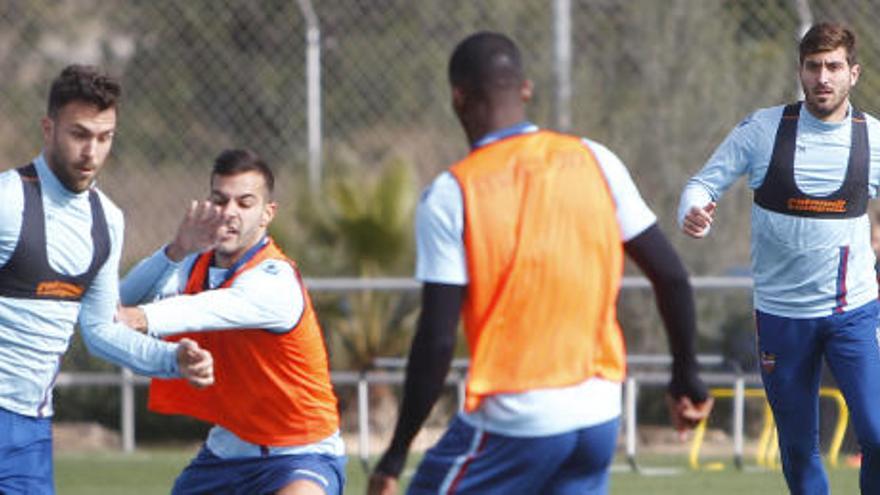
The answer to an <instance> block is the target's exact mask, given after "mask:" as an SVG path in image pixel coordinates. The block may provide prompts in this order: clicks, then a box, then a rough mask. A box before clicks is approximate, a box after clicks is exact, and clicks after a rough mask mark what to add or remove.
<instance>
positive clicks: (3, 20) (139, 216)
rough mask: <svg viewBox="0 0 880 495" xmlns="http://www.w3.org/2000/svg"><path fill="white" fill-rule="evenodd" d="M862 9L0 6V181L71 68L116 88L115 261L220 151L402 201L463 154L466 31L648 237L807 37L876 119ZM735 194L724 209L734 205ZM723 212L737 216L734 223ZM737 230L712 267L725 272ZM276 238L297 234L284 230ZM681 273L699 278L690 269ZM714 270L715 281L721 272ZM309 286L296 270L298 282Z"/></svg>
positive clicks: (149, 234) (275, 0)
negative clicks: (508, 72)
mask: <svg viewBox="0 0 880 495" xmlns="http://www.w3.org/2000/svg"><path fill="white" fill-rule="evenodd" d="M876 6H877V2H876V1H872V0H826V1H823V2H817V1H809V0H773V1H765V0H738V1H735V2H734V1H729V0H664V1H662V2H661V1H640V2H627V1H619V0H528V1H521V2H507V1H504V0H476V1H474V0H425V1H419V2H412V1H408V0H369V1H367V0H340V1H334V2H326V1H322V2H316V1H312V0H297V1H293V0H259V1H249V0H191V1H186V2H180V1H175V0H159V1H154V2H126V1H122V0H108V1H99V0H77V1H73V2H52V1H50V0H37V1H34V0H0V74H3V78H2V81H0V115H2V117H3V118H2V119H0V168H8V167H11V166H15V165H18V164H21V163H24V162H26V161H28V160H30V159H31V158H32V157H33V155H35V154H36V152H37V150H38V149H39V147H40V133H39V128H38V125H37V124H38V119H39V117H40V116H41V115H42V113H43V108H44V104H45V96H46V91H47V87H48V83H49V81H50V80H51V78H52V77H53V76H54V75H56V74H57V73H58V71H59V69H60V68H61V67H62V66H64V65H66V64H68V63H71V62H83V63H95V64H100V65H102V66H105V67H107V68H108V69H109V70H110V71H111V72H113V73H115V74H118V75H120V76H121V78H122V79H123V82H124V88H125V97H124V102H123V107H122V113H121V115H120V119H121V120H120V132H119V135H118V138H117V142H116V145H115V149H114V155H113V157H112V158H111V162H112V163H111V164H110V166H109V167H108V169H107V170H106V172H105V175H104V177H103V178H102V184H103V186H104V189H105V190H106V191H108V192H109V194H110V195H111V196H112V197H113V198H114V199H115V200H116V201H117V202H118V203H119V204H120V205H121V206H122V207H123V209H124V210H125V211H126V212H127V218H128V226H129V228H128V229H127V234H128V235H127V245H126V246H127V247H126V252H125V263H126V264H127V263H129V262H131V261H132V260H134V259H137V258H140V257H142V256H143V255H145V254H147V253H148V252H149V251H151V250H152V249H153V248H155V246H156V243H157V239H163V238H165V237H167V236H169V235H170V233H171V232H172V231H173V228H174V227H175V226H176V224H177V217H178V214H179V212H180V211H181V209H182V207H183V205H184V204H186V201H187V200H188V199H190V198H192V197H200V196H202V195H204V193H205V187H206V184H205V183H206V170H207V167H208V164H209V163H210V162H211V160H212V158H213V157H214V156H215V155H216V154H217V153H218V152H219V151H220V150H221V149H223V148H226V147H231V146H248V147H253V148H255V149H257V150H258V151H260V152H261V153H263V154H264V155H266V157H267V158H268V159H269V161H270V163H273V164H275V165H276V167H277V168H278V169H280V171H281V175H282V176H283V177H282V178H281V180H280V185H281V191H282V200H291V201H292V200H293V198H296V197H297V195H299V194H302V192H303V190H304V189H305V187H304V186H305V184H307V183H308V182H309V180H311V181H312V183H313V184H316V185H317V184H318V183H319V182H320V181H321V180H322V178H323V179H327V178H329V177H334V176H335V175H338V174H340V173H352V170H354V171H355V173H358V174H369V173H370V172H371V171H374V170H375V169H377V168H379V167H381V166H382V165H383V164H385V163H387V162H389V161H392V160H400V161H403V162H404V163H406V164H407V166H409V167H411V168H412V169H413V170H415V171H417V177H418V179H417V181H416V182H417V184H416V185H414V187H418V186H419V185H421V184H424V183H426V182H427V181H428V180H429V179H430V177H431V176H433V175H434V174H435V173H436V172H437V171H438V170H440V169H442V168H443V167H445V166H447V165H448V164H450V163H451V162H453V161H454V160H456V159H457V158H459V157H460V156H461V155H462V154H463V153H464V152H465V151H466V147H465V144H464V140H463V138H462V134H461V131H460V130H459V129H458V126H457V123H456V122H455V118H454V116H453V115H452V112H451V110H450V109H449V103H448V101H449V96H448V89H447V85H446V79H445V68H446V62H447V57H448V55H449V52H450V51H451V49H452V48H453V46H454V45H455V43H456V42H457V41H458V40H459V39H461V38H462V37H463V36H465V35H466V34H468V33H470V32H473V31H475V30H481V29H492V30H500V31H504V32H506V33H509V34H510V35H511V36H513V37H514V38H515V39H516V40H517V41H518V42H519V44H520V45H521V47H522V49H523V52H524V59H525V63H526V67H527V71H528V73H529V75H530V77H531V78H532V79H534V81H535V83H536V88H537V89H536V96H535V101H534V104H533V105H532V108H531V109H532V112H531V115H532V118H533V119H534V120H535V121H536V122H538V123H539V124H542V125H547V126H553V127H557V128H560V129H562V130H571V131H572V132H577V133H580V134H584V135H588V136H590V137H593V138H595V139H597V140H599V141H602V142H604V143H606V144H608V145H609V146H610V147H611V148H612V149H613V150H615V151H617V152H618V154H620V155H621V157H622V158H623V159H624V162H625V163H627V164H628V165H629V167H630V168H631V170H632V172H633V175H634V176H635V177H636V181H637V182H638V183H639V185H640V186H641V187H642V189H643V193H644V194H645V196H646V197H647V199H648V200H649V202H650V203H651V204H652V205H654V206H655V209H656V210H658V212H659V213H661V215H660V217H661V219H662V221H663V223H665V224H667V225H668V224H670V223H671V212H672V208H673V205H674V202H675V199H676V198H677V195H678V193H679V191H680V188H681V186H682V184H683V182H684V180H685V178H686V177H687V176H688V175H689V174H691V173H693V172H694V171H695V170H696V169H697V168H698V167H699V165H700V164H701V163H702V161H703V160H704V159H705V158H706V156H707V154H708V152H709V150H710V149H711V148H712V147H713V146H714V145H715V144H717V143H718V142H719V141H720V139H721V137H722V136H723V135H724V133H725V132H726V130H727V129H729V128H730V127H731V126H732V125H733V124H734V123H735V122H736V121H737V120H738V119H740V118H742V117H744V116H745V115H747V114H748V113H749V112H751V111H752V110H753V109H754V108H755V107H756V106H761V105H769V104H776V103H779V102H782V101H784V100H786V99H792V98H794V97H795V96H796V93H797V84H796V50H795V48H796V47H795V44H796V39H797V35H798V33H799V32H800V31H801V30H802V26H803V25H804V24H805V23H809V22H810V21H811V20H813V19H815V20H819V19H839V20H843V21H847V22H849V23H851V24H853V25H854V27H855V28H856V29H857V31H858V32H859V34H860V35H861V40H862V42H861V46H862V51H861V54H860V56H861V60H862V62H863V63H864V65H865V68H866V70H865V71H864V74H863V78H862V82H861V83H860V85H859V87H858V91H857V96H856V99H857V101H858V102H859V104H860V105H861V106H863V107H865V108H866V109H867V110H869V111H872V110H875V109H880V79H878V78H877V77H876V75H875V72H874V71H873V69H874V68H875V67H880V61H878V60H877V58H878V57H877V53H876V50H875V47H876V46H877V44H878V36H880V35H878V34H877V31H876V29H874V24H875V23H876V22H875V21H876V16H877V14H876V12H877V9H876V8H875V7H876ZM738 195H740V196H741V194H740V193H737V192H734V193H732V196H733V197H734V199H731V200H730V202H731V203H734V207H738V206H739V203H738V202H739V201H741V199H736V198H739V196H738ZM733 209H736V208H732V210H733ZM742 222H743V221H742V220H741V219H738V218H737V219H729V220H726V221H725V222H724V223H727V224H730V227H729V229H728V228H726V227H724V226H723V225H719V228H718V229H716V232H715V236H714V237H715V238H716V239H717V240H716V241H709V242H710V243H712V242H714V244H712V248H711V249H710V250H711V251H713V252H718V250H720V252H722V253H725V254H726V256H725V259H728V260H729V263H731V264H742V263H743V261H744V260H745V256H746V252H747V247H746V246H745V243H744V240H743V239H742V236H741V235H737V233H739V232H741V231H742V227H743V225H744V224H743V223H742ZM275 223H276V227H277V228H280V229H283V228H295V226H293V225H292V224H293V223H295V220H294V219H293V218H279V219H277V220H276V222H275ZM687 256H691V257H693V259H692V260H689V262H690V263H691V264H692V266H694V267H695V269H696V270H697V271H698V272H701V271H702V269H704V268H706V269H708V267H713V266H717V264H713V263H710V262H709V261H704V259H705V258H707V256H705V255H702V254H698V253H694V254H690V253H688V254H686V257H687ZM721 269H722V270H723V269H724V267H722V268H721ZM306 270H307V272H308V267H306Z"/></svg>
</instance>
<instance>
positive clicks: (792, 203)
mask: <svg viewBox="0 0 880 495" xmlns="http://www.w3.org/2000/svg"><path fill="white" fill-rule="evenodd" d="M786 206H788V209H789V210H792V211H812V212H816V213H846V200H845V199H808V198H789V199H788V202H787V203H786Z"/></svg>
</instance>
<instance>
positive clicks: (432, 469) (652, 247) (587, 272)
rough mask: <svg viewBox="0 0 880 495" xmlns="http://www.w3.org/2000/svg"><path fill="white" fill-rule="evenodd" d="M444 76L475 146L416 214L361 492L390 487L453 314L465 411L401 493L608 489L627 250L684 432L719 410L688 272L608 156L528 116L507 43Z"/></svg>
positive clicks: (442, 365)
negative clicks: (409, 316)
mask: <svg viewBox="0 0 880 495" xmlns="http://www.w3.org/2000/svg"><path fill="white" fill-rule="evenodd" d="M449 80H450V84H451V86H452V107H453V109H454V110H455V113H456V115H457V116H458V119H459V121H460V122H461V124H462V127H463V128H464V132H465V134H466V136H467V140H468V143H469V144H470V146H471V149H472V150H471V153H470V154H469V155H468V156H467V157H466V158H465V159H464V160H462V161H461V162H459V163H457V164H455V165H453V166H452V168H451V169H450V170H449V171H448V172H445V173H443V174H441V175H440V176H438V177H437V178H436V179H435V180H434V182H433V183H432V184H431V185H430V186H429V187H428V188H427V189H426V190H425V192H424V194H423V195H422V198H421V202H420V204H419V208H418V210H417V218H416V238H417V239H416V240H417V250H418V258H417V266H416V277H417V278H418V279H420V280H421V281H422V282H423V283H424V284H423V290H422V312H421V315H420V319H419V322H418V328H417V332H416V335H415V337H414V339H413V343H412V348H411V350H410V355H409V361H408V364H407V371H406V382H405V386H404V396H403V402H402V404H401V407H400V414H399V417H398V421H397V426H396V429H395V432H394V437H393V438H392V440H391V444H390V446H389V447H388V449H387V450H386V452H385V453H384V455H383V456H382V458H381V460H380V461H379V463H378V465H377V466H376V468H375V471H374V473H373V475H372V476H371V479H370V486H369V493H371V494H383V495H385V494H392V493H395V492H396V491H397V477H398V476H399V475H400V472H401V470H402V468H403V466H404V463H405V460H406V456H407V452H408V450H409V446H410V443H411V441H412V439H413V437H414V436H415V435H416V433H417V432H418V430H419V428H420V427H421V425H422V423H423V422H424V420H425V418H426V417H427V415H428V413H429V412H430V410H431V408H432V407H433V405H434V403H435V402H436V400H437V397H438V395H439V394H440V392H441V389H442V387H443V382H444V379H445V377H446V374H447V372H448V370H449V366H450V362H451V360H452V355H453V349H454V348H455V341H456V330H457V328H456V327H457V325H458V321H459V314H460V313H461V314H463V316H464V331H465V335H466V337H467V341H468V345H469V350H470V358H471V360H470V370H469V373H468V380H467V390H466V400H465V408H464V412H462V413H460V414H458V415H457V416H456V417H455V418H454V419H453V420H452V422H451V424H450V426H449V429H448V430H447V432H446V433H445V435H444V436H443V437H442V438H441V439H440V441H439V443H438V444H437V445H436V446H434V447H433V448H432V449H430V450H429V451H428V452H427V453H426V454H425V457H424V458H423V460H422V462H421V464H420V466H419V468H418V471H417V472H416V474H415V477H414V478H413V480H412V482H411V484H410V485H409V493H414V494H421V493H480V494H486V493H489V494H493V493H497V494H511V493H541V494H569V493H571V494H575V493H577V494H583V493H591V494H602V493H606V491H607V487H608V467H609V466H610V463H611V460H612V457H613V454H614V447H615V443H616V438H617V433H618V425H619V417H620V407H621V389H622V386H621V382H622V380H623V378H624V372H625V359H626V356H625V352H624V342H623V336H622V334H621V332H620V328H619V327H618V323H617V315H616V304H617V297H618V292H619V289H620V283H621V277H622V273H623V258H624V257H623V254H624V251H625V252H626V253H627V254H628V255H629V256H630V257H631V258H632V259H633V260H634V261H635V262H636V264H638V265H639V267H641V269H642V270H643V271H644V272H645V273H646V275H647V276H648V277H649V278H650V279H651V282H652V283H653V285H654V289H655V294H656V296H657V302H658V305H659V309H660V312H661V315H662V318H663V322H664V325H665V327H666V330H667V333H668V334H669V342H670V350H671V352H672V355H673V358H674V360H673V373H672V380H671V383H670V385H669V394H670V397H671V400H670V402H671V404H672V408H671V410H672V413H673V418H674V422H675V424H676V427H677V428H679V429H682V430H683V429H685V428H688V427H692V426H694V425H695V424H696V423H697V422H699V421H700V420H701V419H702V418H704V417H706V416H707V415H708V413H709V410H710V408H711V405H712V399H711V398H709V397H708V394H707V390H706V387H705V386H704V384H703V383H702V381H701V380H700V379H699V378H698V376H697V363H696V359H695V355H694V343H693V341H694V335H695V333H696V328H695V321H694V305H693V298H692V291H691V287H690V283H689V281H688V276H687V273H686V271H685V269H684V267H683V265H682V264H681V262H680V260H679V258H678V256H677V255H676V253H675V251H673V249H672V247H671V245H670V244H669V243H668V241H667V240H666V238H665V236H664V235H663V233H662V232H661V231H660V229H659V227H658V226H657V224H656V217H655V216H654V214H653V213H652V212H651V210H650V209H649V208H648V206H647V205H646V204H645V202H644V201H643V200H642V198H641V196H640V195H639V192H638V190H637V189H636V186H635V184H634V183H633V181H632V179H631V178H630V176H629V173H628V172H627V169H626V167H625V166H624V165H623V163H621V161H620V160H619V159H618V158H617V156H616V155H615V154H614V153H612V152H611V151H610V150H609V149H608V148H606V147H604V146H602V145H600V144H598V143H596V142H594V141H591V140H587V139H581V138H579V137H575V136H568V135H563V134H559V133H556V132H552V131H546V130H542V129H539V128H538V127H537V126H535V125H534V124H532V123H530V122H529V121H527V120H526V111H525V105H526V102H527V101H528V100H529V99H530V97H531V95H532V83H531V82H530V81H529V80H528V79H526V77H525V75H524V71H523V68H522V64H521V60H520V52H519V50H518V48H517V47H516V45H515V44H514V42H513V41H512V40H510V39H509V38H508V37H506V36H504V35H502V34H497V33H491V32H481V33H477V34H474V35H471V36H469V37H468V38H466V39H465V40H464V41H462V42H461V43H460V44H459V45H458V46H457V47H456V48H455V51H454V52H453V54H452V57H451V59H450V62H449Z"/></svg>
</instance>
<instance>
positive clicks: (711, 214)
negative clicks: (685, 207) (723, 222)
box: [681, 201, 717, 239]
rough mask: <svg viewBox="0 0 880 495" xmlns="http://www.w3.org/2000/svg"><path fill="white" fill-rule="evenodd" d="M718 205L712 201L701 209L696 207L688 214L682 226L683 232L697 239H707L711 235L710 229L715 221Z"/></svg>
mask: <svg viewBox="0 0 880 495" xmlns="http://www.w3.org/2000/svg"><path fill="white" fill-rule="evenodd" d="M716 207H717V204H716V203H715V202H714V201H710V202H709V203H708V204H707V205H706V206H704V207H702V208H700V207H699V206H694V207H693V208H691V209H690V211H688V212H687V215H685V217H684V221H683V222H682V225H681V230H682V231H683V232H684V233H685V234H687V235H689V236H691V237H693V238H696V239H701V238H703V237H706V234H708V233H709V227H711V226H712V221H713V220H714V219H715V209H716Z"/></svg>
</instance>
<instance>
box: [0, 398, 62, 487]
mask: <svg viewBox="0 0 880 495" xmlns="http://www.w3.org/2000/svg"><path fill="white" fill-rule="evenodd" d="M0 493H2V494H4V495H18V494H22V495H47V494H48V495H51V494H53V493H55V482H54V480H53V479H52V420H51V419H49V418H32V417H30V416H22V415H21V414H16V413H14V412H11V411H7V410H6V409H0Z"/></svg>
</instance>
